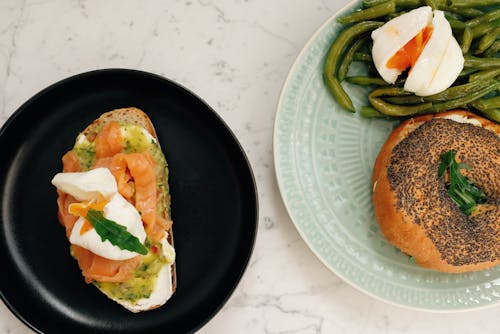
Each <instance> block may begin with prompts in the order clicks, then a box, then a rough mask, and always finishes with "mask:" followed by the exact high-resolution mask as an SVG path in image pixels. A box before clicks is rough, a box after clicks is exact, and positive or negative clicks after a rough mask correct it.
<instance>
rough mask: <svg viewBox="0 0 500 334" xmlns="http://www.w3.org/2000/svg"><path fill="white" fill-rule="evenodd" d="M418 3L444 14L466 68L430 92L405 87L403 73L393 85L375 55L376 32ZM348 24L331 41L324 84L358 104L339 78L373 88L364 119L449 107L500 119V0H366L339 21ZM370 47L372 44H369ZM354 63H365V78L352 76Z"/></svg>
mask: <svg viewBox="0 0 500 334" xmlns="http://www.w3.org/2000/svg"><path fill="white" fill-rule="evenodd" d="M420 6H431V7H432V9H439V10H442V11H444V12H445V16H446V18H447V20H448V22H449V23H450V26H451V27H452V31H453V35H454V37H455V38H456V39H457V41H458V42H459V44H460V47H461V49H462V52H463V54H464V58H465V63H464V69H463V70H462V72H461V73H460V75H459V77H458V79H457V80H456V81H455V83H454V84H453V85H452V86H451V87H449V88H448V89H446V90H445V91H443V92H441V93H438V94H434V95H431V96H416V95H415V94H413V93H410V92H408V91H405V90H404V89H403V88H402V87H403V86H404V82H405V75H406V74H405V73H403V74H402V75H401V76H400V78H399V79H398V80H397V81H396V83H395V84H394V85H390V84H388V83H386V82H385V81H384V80H383V79H382V78H381V77H380V76H379V75H378V73H377V71H376V69H375V66H374V64H373V60H372V57H371V51H370V50H371V45H370V44H371V38H370V34H371V32H372V31H373V30H375V29H377V28H378V27H380V26H382V25H383V24H384V23H385V22H387V21H389V20H391V19H393V18H394V17H396V16H398V15H401V14H403V13H406V12H407V11H409V10H412V9H415V8H418V7H420ZM337 21H338V22H339V23H342V24H345V25H346V28H345V29H344V30H343V31H341V32H340V34H339V35H338V37H337V38H336V40H335V41H334V42H333V44H332V45H331V47H330V49H329V51H328V54H327V56H326V60H325V63H324V67H323V77H324V80H325V84H326V86H327V87H328V89H329V90H330V92H331V93H332V95H333V97H334V98H335V100H336V101H337V102H338V103H339V105H340V106H341V107H342V108H344V109H346V110H348V111H351V112H355V108H354V106H353V103H352V101H351V98H350V97H349V95H348V94H347V92H346V91H345V90H344V87H343V86H342V85H341V82H343V81H346V82H349V83H351V84H356V85H362V86H374V89H373V90H372V91H371V93H370V94H369V96H368V101H369V103H370V105H369V106H363V107H361V109H360V110H359V111H360V114H361V115H362V116H363V117H394V116H395V117H406V116H413V115H419V114H429V113H437V112H441V111H446V110H451V109H458V108H460V109H468V110H470V111H472V112H476V113H480V114H482V115H484V116H485V117H487V118H489V119H491V120H493V121H495V122H497V123H500V96H498V92H499V90H500V80H499V79H500V58H498V53H499V52H500V40H499V38H500V0H364V1H363V8H362V9H361V10H358V11H355V12H353V13H352V14H350V15H347V16H343V17H340V18H338V19H337ZM367 45H368V46H367ZM353 62H362V63H364V64H366V68H367V71H366V72H367V75H366V76H364V75H363V76H348V71H349V67H350V65H351V64H352V63H353Z"/></svg>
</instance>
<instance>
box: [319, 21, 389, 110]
mask: <svg viewBox="0 0 500 334" xmlns="http://www.w3.org/2000/svg"><path fill="white" fill-rule="evenodd" d="M382 24H383V22H376V21H364V22H361V23H357V24H355V25H353V26H351V27H349V28H347V29H345V30H344V31H342V32H341V33H340V34H339V35H338V37H337V39H336V40H335V41H334V42H333V44H332V46H331V47H330V50H329V51H328V54H327V56H326V60H325V64H324V67H323V77H324V80H325V82H326V85H327V87H328V88H329V89H330V92H331V93H332V95H333V96H334V98H335V99H336V100H337V102H338V103H339V104H340V105H341V106H342V107H343V108H345V109H347V110H349V111H352V112H355V109H354V106H353V105H352V101H351V98H350V97H349V95H347V93H346V92H345V90H344V88H342V86H341V85H340V81H339V80H338V78H337V75H336V74H337V65H338V63H339V59H340V55H341V53H342V51H343V50H344V49H345V48H346V47H347V45H348V44H349V43H350V42H351V41H352V40H353V39H355V38H356V37H358V36H360V35H362V34H364V33H366V32H368V31H371V30H373V29H376V28H378V27H380V26H381V25H382Z"/></svg>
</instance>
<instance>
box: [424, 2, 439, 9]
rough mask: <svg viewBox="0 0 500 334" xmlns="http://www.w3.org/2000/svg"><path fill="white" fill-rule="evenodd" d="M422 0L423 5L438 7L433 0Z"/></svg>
mask: <svg viewBox="0 0 500 334" xmlns="http://www.w3.org/2000/svg"><path fill="white" fill-rule="evenodd" d="M424 2H425V5H426V6H429V7H431V8H432V10H435V9H438V7H437V5H436V3H435V2H434V0H425V1H424Z"/></svg>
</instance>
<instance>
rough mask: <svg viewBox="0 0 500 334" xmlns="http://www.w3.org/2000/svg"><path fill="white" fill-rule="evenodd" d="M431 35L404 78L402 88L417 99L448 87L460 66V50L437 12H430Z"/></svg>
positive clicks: (447, 24)
mask: <svg viewBox="0 0 500 334" xmlns="http://www.w3.org/2000/svg"><path fill="white" fill-rule="evenodd" d="M432 28H433V30H432V34H431V37H430V39H429V41H428V42H427V44H426V45H425V47H424V49H423V51H422V53H421V54H420V57H419V58H418V60H417V62H416V63H415V65H414V66H413V68H412V69H411V71H410V73H409V75H408V78H407V79H406V82H405V86H404V89H405V90H407V91H410V92H414V93H415V94H416V95H419V96H428V95H432V94H436V93H439V92H441V91H443V90H445V89H446V88H448V87H450V86H451V85H452V84H453V82H454V81H455V80H456V79H457V77H458V75H459V74H460V72H461V71H462V68H463V65H464V57H463V55H462V50H461V49H460V46H459V45H458V43H457V41H456V40H455V38H454V37H453V33H452V31H451V27H450V24H449V23H448V20H446V18H445V16H444V12H442V11H440V10H435V11H434V18H433V19H432Z"/></svg>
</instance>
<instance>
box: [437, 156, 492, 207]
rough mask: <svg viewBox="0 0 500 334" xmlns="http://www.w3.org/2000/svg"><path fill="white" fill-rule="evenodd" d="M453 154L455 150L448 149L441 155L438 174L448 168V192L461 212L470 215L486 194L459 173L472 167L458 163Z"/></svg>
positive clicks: (441, 173) (482, 201) (484, 199)
mask: <svg viewBox="0 0 500 334" xmlns="http://www.w3.org/2000/svg"><path fill="white" fill-rule="evenodd" d="M455 155H456V152H455V150H449V151H447V152H445V153H443V155H441V163H440V165H439V169H438V176H439V177H442V176H443V175H444V173H445V172H446V170H449V180H450V181H449V184H448V185H447V189H448V194H450V197H451V199H452V200H453V201H454V202H455V203H456V204H457V205H458V207H459V208H460V210H462V212H463V213H465V214H466V215H470V214H471V213H472V211H474V208H475V207H476V205H477V204H481V203H484V202H485V201H486V194H485V193H484V192H483V191H482V190H481V189H479V188H478V187H476V186H475V185H473V184H472V182H470V181H469V179H467V178H466V177H465V176H463V175H462V174H461V173H460V169H472V167H471V166H470V165H467V164H463V163H462V164H459V163H458V162H457V161H456V160H455Z"/></svg>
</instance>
